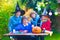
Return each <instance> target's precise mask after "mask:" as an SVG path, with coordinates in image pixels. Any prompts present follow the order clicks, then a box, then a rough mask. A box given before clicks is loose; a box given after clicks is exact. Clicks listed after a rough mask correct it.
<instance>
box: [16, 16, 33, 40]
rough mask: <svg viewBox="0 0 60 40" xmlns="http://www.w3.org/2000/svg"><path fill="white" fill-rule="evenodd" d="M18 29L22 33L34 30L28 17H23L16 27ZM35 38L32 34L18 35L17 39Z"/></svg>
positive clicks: (30, 39) (31, 39) (29, 39)
mask: <svg viewBox="0 0 60 40" xmlns="http://www.w3.org/2000/svg"><path fill="white" fill-rule="evenodd" d="M15 30H16V31H20V32H22V33H31V32H32V25H31V24H30V23H29V22H28V18H27V17H25V16H24V17H23V18H22V23H21V24H19V25H18V26H16V27H15ZM27 39H28V40H33V37H32V36H18V37H17V40H27Z"/></svg>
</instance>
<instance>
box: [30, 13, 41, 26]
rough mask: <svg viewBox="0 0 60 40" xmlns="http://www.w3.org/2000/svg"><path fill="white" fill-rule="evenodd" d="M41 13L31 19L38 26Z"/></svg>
mask: <svg viewBox="0 0 60 40" xmlns="http://www.w3.org/2000/svg"><path fill="white" fill-rule="evenodd" d="M39 18H40V17H39V15H38V14H37V15H36V17H35V18H32V19H31V23H32V24H33V25H34V26H36V25H37V24H38V20H39Z"/></svg>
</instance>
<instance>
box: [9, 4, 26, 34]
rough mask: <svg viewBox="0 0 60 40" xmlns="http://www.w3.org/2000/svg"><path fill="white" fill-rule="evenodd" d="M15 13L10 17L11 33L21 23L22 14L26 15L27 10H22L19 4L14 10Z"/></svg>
mask: <svg viewBox="0 0 60 40" xmlns="http://www.w3.org/2000/svg"><path fill="white" fill-rule="evenodd" d="M14 13H15V14H14V15H13V16H12V17H10V20H9V23H8V28H9V31H10V33H11V32H12V31H13V29H14V28H15V26H17V25H18V24H19V23H21V19H22V16H21V15H22V14H23V15H24V13H25V11H24V10H20V8H19V6H18V4H17V6H16V10H15V12H14Z"/></svg>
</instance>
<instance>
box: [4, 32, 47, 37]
mask: <svg viewBox="0 0 60 40" xmlns="http://www.w3.org/2000/svg"><path fill="white" fill-rule="evenodd" d="M29 35H36V36H39V37H40V36H47V35H48V34H47V33H40V34H34V33H22V34H13V33H12V34H9V33H7V34H4V36H29Z"/></svg>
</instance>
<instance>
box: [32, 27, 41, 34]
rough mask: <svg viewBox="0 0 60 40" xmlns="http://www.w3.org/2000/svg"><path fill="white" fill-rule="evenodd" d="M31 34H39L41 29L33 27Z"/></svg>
mask: <svg viewBox="0 0 60 40" xmlns="http://www.w3.org/2000/svg"><path fill="white" fill-rule="evenodd" d="M32 32H33V33H36V34H39V33H41V28H40V27H33V28H32Z"/></svg>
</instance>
